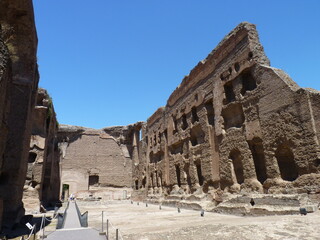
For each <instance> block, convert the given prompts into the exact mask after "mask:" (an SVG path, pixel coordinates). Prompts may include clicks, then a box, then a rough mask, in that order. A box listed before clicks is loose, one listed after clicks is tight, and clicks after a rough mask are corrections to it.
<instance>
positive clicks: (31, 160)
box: [28, 152, 37, 163]
mask: <svg viewBox="0 0 320 240" xmlns="http://www.w3.org/2000/svg"><path fill="white" fill-rule="evenodd" d="M36 159H37V154H36V153H34V152H29V159H28V163H34V162H35V161H36Z"/></svg>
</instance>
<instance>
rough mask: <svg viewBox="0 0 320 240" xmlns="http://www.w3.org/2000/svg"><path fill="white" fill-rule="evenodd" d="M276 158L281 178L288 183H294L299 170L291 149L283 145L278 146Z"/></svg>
mask: <svg viewBox="0 0 320 240" xmlns="http://www.w3.org/2000/svg"><path fill="white" fill-rule="evenodd" d="M275 157H276V159H277V161H278V166H279V170H280V174H281V178H282V179H283V180H287V181H294V180H295V179H297V177H298V175H299V174H298V169H297V166H296V164H295V161H294V155H293V152H292V150H291V148H290V147H289V146H288V145H287V144H285V143H282V144H280V145H279V146H278V148H277V150H276V152H275Z"/></svg>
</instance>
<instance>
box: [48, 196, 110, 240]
mask: <svg viewBox="0 0 320 240" xmlns="http://www.w3.org/2000/svg"><path fill="white" fill-rule="evenodd" d="M47 239H48V240H88V239H90V240H100V239H101V240H102V239H104V240H105V239H106V237H105V236H103V235H99V232H98V231H97V230H95V229H92V228H84V227H81V224H80V220H79V216H78V212H77V209H76V203H75V202H70V203H69V207H68V209H67V216H66V219H65V224H64V228H63V229H59V230H56V231H54V232H53V233H51V234H49V235H48V237H47Z"/></svg>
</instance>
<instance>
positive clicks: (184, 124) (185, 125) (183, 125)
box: [181, 114, 188, 130]
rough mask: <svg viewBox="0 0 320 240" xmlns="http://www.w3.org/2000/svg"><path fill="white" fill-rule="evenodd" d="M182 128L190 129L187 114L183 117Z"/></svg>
mask: <svg viewBox="0 0 320 240" xmlns="http://www.w3.org/2000/svg"><path fill="white" fill-rule="evenodd" d="M181 121H182V122H181V128H182V130H186V129H187V128H188V122H187V116H186V115H185V114H183V115H182V119H181Z"/></svg>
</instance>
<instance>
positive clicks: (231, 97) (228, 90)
mask: <svg viewBox="0 0 320 240" xmlns="http://www.w3.org/2000/svg"><path fill="white" fill-rule="evenodd" d="M224 93H225V99H224V101H223V103H224V104H228V103H231V102H234V101H235V100H236V95H235V94H234V91H233V85H232V82H228V83H226V84H225V85H224Z"/></svg>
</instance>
